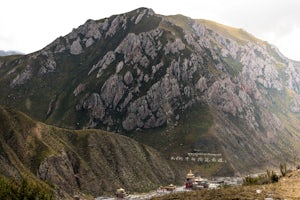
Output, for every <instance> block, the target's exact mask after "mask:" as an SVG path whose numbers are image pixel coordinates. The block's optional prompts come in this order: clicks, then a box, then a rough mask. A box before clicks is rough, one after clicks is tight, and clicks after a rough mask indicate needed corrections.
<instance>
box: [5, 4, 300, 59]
mask: <svg viewBox="0 0 300 200" xmlns="http://www.w3.org/2000/svg"><path fill="white" fill-rule="evenodd" d="M142 6H143V7H149V8H153V9H154V11H155V12H156V13H159V14H164V15H170V14H184V15H186V16H189V17H192V18H204V19H210V20H214V21H217V22H219V23H224V24H226V25H230V26H234V27H237V28H243V29H245V30H247V31H248V32H250V33H252V34H253V35H255V36H257V37H259V38H261V39H263V40H267V41H269V42H270V43H273V44H275V45H276V46H278V47H279V49H280V50H281V51H282V52H283V53H284V54H285V55H286V56H288V57H290V58H292V59H296V60H300V55H298V53H297V48H296V47H297V46H300V37H299V38H298V37H297V34H298V35H299V29H300V20H299V19H300V12H299V11H298V9H299V7H300V1H298V0H284V1H283V0H249V1H248V0H226V1H224V0H187V1H182V0H173V1H163V0H152V1H146V0H127V1H124V0H114V1H112V0H110V1H99V0H86V1H79V0H73V1H70V0H52V1H46V0H45V1H38V0H26V1H23V0H9V1H8V0H6V1H3V2H1V12H0V49H5V50H8V49H13V50H20V51H23V52H25V53H29V52H33V51H36V50H39V49H41V48H43V47H44V46H46V45H47V44H49V43H50V42H52V41H53V40H54V39H55V38H57V37H59V36H62V35H66V34H67V33H69V32H70V31H71V30H72V28H76V27H78V26H79V25H81V24H83V23H84V22H85V21H86V20H87V19H101V18H104V17H109V16H111V15H113V14H120V13H124V12H128V11H130V10H133V9H136V8H138V7H142Z"/></svg>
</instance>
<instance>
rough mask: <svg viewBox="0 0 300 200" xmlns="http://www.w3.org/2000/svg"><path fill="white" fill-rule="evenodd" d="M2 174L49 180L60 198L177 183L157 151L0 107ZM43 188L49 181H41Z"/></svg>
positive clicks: (110, 135)
mask: <svg viewBox="0 0 300 200" xmlns="http://www.w3.org/2000/svg"><path fill="white" fill-rule="evenodd" d="M0 119H1V121H0V128H1V130H0V149H1V151H0V163H1V166H2V167H1V170H0V176H5V177H8V178H18V177H25V178H27V179H28V178H30V179H32V180H33V181H35V182H36V183H37V184H41V183H42V182H41V180H42V181H46V182H47V183H48V184H49V185H48V187H49V188H51V189H52V190H54V191H55V196H56V198H64V199H66V198H67V199H73V198H72V197H73V196H74V195H75V194H82V195H87V197H90V196H100V195H103V194H109V195H112V194H113V193H114V192H115V190H116V188H119V187H126V188H127V190H128V191H135V192H137V191H139V192H143V191H148V190H150V189H155V188H157V187H158V186H159V185H161V184H167V183H169V182H174V181H175V176H176V175H175V174H174V171H173V169H172V167H170V165H169V164H168V163H167V161H166V160H165V159H163V158H162V157H161V156H159V154H158V152H157V151H155V150H154V149H152V148H149V147H147V146H145V145H142V144H139V143H138V142H136V141H134V140H132V139H129V138H127V137H125V136H122V135H117V134H113V133H109V132H104V131H100V130H77V131H72V130H67V129H61V128H56V127H53V126H48V125H45V124H43V123H40V122H35V121H33V120H32V119H30V118H29V117H28V116H26V115H24V114H22V113H20V112H17V111H15V110H13V109H11V108H6V107H2V106H0ZM42 184H45V183H42Z"/></svg>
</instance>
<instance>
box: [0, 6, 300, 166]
mask: <svg viewBox="0 0 300 200" xmlns="http://www.w3.org/2000/svg"><path fill="white" fill-rule="evenodd" d="M0 62H1V63H2V64H1V67H0V72H1V77H0V78H1V79H0V81H1V87H0V91H1V94H3V95H2V96H1V97H0V102H2V103H3V104H7V105H11V106H16V107H18V108H19V109H21V110H22V111H24V112H27V113H29V114H31V115H32V116H34V117H35V118H38V119H41V120H43V121H46V122H48V123H52V124H56V125H59V126H64V127H73V128H74V127H75V128H101V129H106V130H111V131H114V132H120V133H124V134H129V135H131V136H132V137H134V138H136V139H138V140H139V141H141V142H145V143H148V144H151V145H153V146H154V147H155V148H157V149H158V150H161V151H163V152H164V154H165V155H167V156H169V155H171V154H173V153H187V152H191V151H193V150H194V149H198V150H200V151H205V152H221V153H223V155H224V156H225V157H226V159H227V161H228V163H230V165H231V166H232V167H233V168H234V169H235V170H236V171H244V170H252V169H255V168H256V167H257V168H259V167H261V166H264V165H272V164H273V165H277V164H278V163H279V162H280V161H283V160H287V161H289V160H290V159H291V156H292V155H294V154H295V153H297V152H299V151H300V149H299V148H298V147H297V146H299V134H298V130H299V127H298V121H299V120H298V113H299V111H300V106H299V105H300V93H299V92H300V90H299V88H300V87H299V81H300V79H299V73H300V70H299V69H300V63H299V62H296V61H292V60H289V59H288V58H286V57H284V56H283V55H282V54H281V53H280V52H279V51H278V50H277V49H276V47H274V46H272V45H270V44H268V43H267V42H263V41H261V40H259V39H256V38H255V37H253V36H252V35H250V34H248V33H246V32H245V31H243V30H241V29H235V28H231V27H226V26H224V25H220V24H217V23H215V22H210V21H206V20H194V19H190V18H188V17H184V16H181V15H176V16H162V15H157V14H155V13H154V12H153V11H152V10H151V9H146V8H140V9H137V10H134V11H132V12H129V13H125V14H121V15H116V16H111V17H110V18H106V19H102V20H98V21H94V20H88V21H87V22H86V23H85V24H84V25H82V26H80V27H78V28H77V29H74V30H73V31H72V32H71V33H70V34H68V35H66V36H65V37H60V38H58V39H56V40H55V41H54V42H53V43H51V44H50V45H48V46H47V47H45V48H44V49H42V50H41V51H38V52H36V53H34V54H30V55H26V56H22V57H18V58H15V59H7V58H3V59H0ZM24 104H25V107H24V106H23V105H24ZM29 105H32V106H29ZM196 111H199V112H198V113H197V114H196V113H194V112H196ZM204 111H205V112H204ZM191 113H193V116H194V117H193V119H191V117H190V116H191ZM186 124H189V125H188V127H186ZM183 127H186V129H183ZM193 127H194V128H193ZM147 130H153V132H155V133H156V134H148V133H149V132H148V131H147ZM145 138H148V139H145ZM156 140H160V142H153V141H156ZM204 141H205V142H204ZM291 147H292V148H291ZM240 158H246V159H242V160H241V159H240Z"/></svg>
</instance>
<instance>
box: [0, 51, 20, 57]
mask: <svg viewBox="0 0 300 200" xmlns="http://www.w3.org/2000/svg"><path fill="white" fill-rule="evenodd" d="M23 54H24V53H22V52H20V51H3V50H0V56H11V55H23Z"/></svg>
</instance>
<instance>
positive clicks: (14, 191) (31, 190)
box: [0, 177, 54, 200]
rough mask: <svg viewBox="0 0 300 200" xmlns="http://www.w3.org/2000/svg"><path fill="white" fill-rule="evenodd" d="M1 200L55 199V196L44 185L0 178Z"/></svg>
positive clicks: (26, 180) (29, 181)
mask: <svg viewBox="0 0 300 200" xmlns="http://www.w3.org/2000/svg"><path fill="white" fill-rule="evenodd" d="M0 199H7V200H10V199H11V200H14V199H16V200H17V199H32V200H35V199H44V200H50V199H54V194H53V191H52V190H51V189H49V187H48V186H47V185H46V184H45V183H43V184H40V183H38V182H36V181H33V180H29V179H26V178H22V179H21V180H17V179H8V178H5V177H0Z"/></svg>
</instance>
